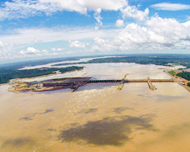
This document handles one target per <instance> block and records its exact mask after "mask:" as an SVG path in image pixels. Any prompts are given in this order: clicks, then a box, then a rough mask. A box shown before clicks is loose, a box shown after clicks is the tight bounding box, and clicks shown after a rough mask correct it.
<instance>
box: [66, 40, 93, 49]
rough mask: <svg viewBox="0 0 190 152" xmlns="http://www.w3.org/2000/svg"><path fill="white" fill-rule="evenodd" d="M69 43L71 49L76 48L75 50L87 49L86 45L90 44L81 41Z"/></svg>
mask: <svg viewBox="0 0 190 152" xmlns="http://www.w3.org/2000/svg"><path fill="white" fill-rule="evenodd" d="M69 43H70V44H69V46H70V47H75V48H85V47H86V45H89V43H82V42H79V41H69Z"/></svg>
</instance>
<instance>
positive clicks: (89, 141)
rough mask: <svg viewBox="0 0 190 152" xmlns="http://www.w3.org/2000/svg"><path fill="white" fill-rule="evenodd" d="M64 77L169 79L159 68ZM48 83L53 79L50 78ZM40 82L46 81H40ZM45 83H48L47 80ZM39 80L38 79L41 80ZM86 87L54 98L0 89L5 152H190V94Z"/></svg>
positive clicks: (164, 86)
mask: <svg viewBox="0 0 190 152" xmlns="http://www.w3.org/2000/svg"><path fill="white" fill-rule="evenodd" d="M85 66H86V68H85V69H84V70H82V71H75V72H71V73H66V74H64V75H56V76H51V77H60V76H76V75H77V76H81V75H83V74H84V73H86V75H85V76H92V77H93V79H112V78H115V79H121V78H122V77H123V76H124V75H125V74H126V73H129V75H128V76H127V78H129V79H142V78H147V77H148V76H149V77H150V78H158V79H170V76H168V75H167V74H166V73H164V72H163V69H160V68H163V67H161V66H155V65H138V64H127V63H118V64H89V65H85ZM51 77H50V78H51ZM41 79H42V78H41ZM43 79H44V78H43ZM37 80H39V79H37ZM154 85H156V88H157V90H156V91H151V90H150V89H149V88H148V85H147V84H146V83H129V84H125V85H124V87H123V90H121V91H119V90H117V86H118V84H87V85H86V86H83V87H81V88H79V89H78V90H77V91H76V92H74V93H72V92H71V90H70V89H66V90H57V91H51V92H41V93H36V92H26V93H12V92H7V88H8V87H9V86H8V85H1V86H0V151H2V152H55V151H56V152H75V151H76V152H115V151H120V152H179V151H183V152H189V151H190V117H189V116H190V93H189V92H188V91H187V90H185V89H184V88H183V87H181V86H180V85H178V84H177V83H155V84H154Z"/></svg>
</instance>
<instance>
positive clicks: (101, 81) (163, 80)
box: [88, 79, 177, 83]
mask: <svg viewBox="0 0 190 152" xmlns="http://www.w3.org/2000/svg"><path fill="white" fill-rule="evenodd" d="M121 81H123V83H147V82H148V80H147V79H131V80H89V81H88V83H120V82H121ZM150 81H151V82H177V81H176V80H174V79H150Z"/></svg>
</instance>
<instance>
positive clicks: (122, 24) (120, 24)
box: [115, 20, 124, 27]
mask: <svg viewBox="0 0 190 152" xmlns="http://www.w3.org/2000/svg"><path fill="white" fill-rule="evenodd" d="M115 26H116V27H123V26H124V20H117V21H116V24H115Z"/></svg>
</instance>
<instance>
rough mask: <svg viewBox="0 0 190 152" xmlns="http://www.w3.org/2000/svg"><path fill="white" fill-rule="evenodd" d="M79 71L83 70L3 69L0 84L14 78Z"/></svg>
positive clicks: (74, 68)
mask: <svg viewBox="0 0 190 152" xmlns="http://www.w3.org/2000/svg"><path fill="white" fill-rule="evenodd" d="M81 69H83V67H78V66H71V67H66V68H40V69H30V70H18V69H15V68H13V67H4V68H0V84H2V83H8V82H9V80H11V79H15V78H31V77H37V76H43V75H48V74H53V73H55V71H58V70H59V71H60V72H61V73H65V72H70V71H74V70H81Z"/></svg>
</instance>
